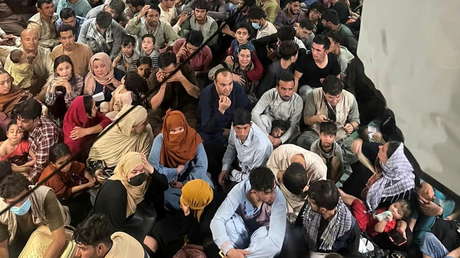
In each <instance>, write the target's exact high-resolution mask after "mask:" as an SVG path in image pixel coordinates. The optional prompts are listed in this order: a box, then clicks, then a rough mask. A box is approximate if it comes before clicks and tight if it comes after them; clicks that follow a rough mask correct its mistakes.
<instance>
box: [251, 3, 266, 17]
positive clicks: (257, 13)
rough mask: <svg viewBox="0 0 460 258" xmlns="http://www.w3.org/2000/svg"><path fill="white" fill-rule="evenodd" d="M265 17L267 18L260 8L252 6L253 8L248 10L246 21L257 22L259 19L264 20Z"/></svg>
mask: <svg viewBox="0 0 460 258" xmlns="http://www.w3.org/2000/svg"><path fill="white" fill-rule="evenodd" d="M265 17H267V14H266V13H265V11H264V10H263V9H262V8H260V7H257V6H254V7H251V9H249V12H248V19H256V20H259V19H262V18H264V19H265Z"/></svg>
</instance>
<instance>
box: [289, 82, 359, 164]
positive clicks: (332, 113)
mask: <svg viewBox="0 0 460 258" xmlns="http://www.w3.org/2000/svg"><path fill="white" fill-rule="evenodd" d="M303 115H304V123H305V125H307V126H309V129H308V130H307V131H305V132H304V133H302V135H300V136H299V138H297V144H298V145H299V146H302V147H303V148H306V149H309V148H310V147H311V146H312V143H313V142H314V141H316V140H317V139H318V138H319V133H320V124H321V123H323V122H333V123H335V124H336V125H337V138H336V141H337V143H338V144H339V145H340V146H341V148H342V150H343V158H344V162H345V163H346V164H350V163H352V162H353V161H355V159H356V158H355V155H354V154H353V153H352V152H351V145H352V142H353V140H354V139H355V138H356V137H357V134H353V132H354V131H355V130H356V129H358V127H359V123H360V120H359V110H358V103H357V102H356V99H355V96H353V94H351V93H350V92H348V91H346V90H344V89H343V82H342V81H341V80H340V79H338V78H337V77H335V76H332V75H329V76H327V77H326V79H325V80H324V82H323V87H322V88H317V89H314V90H312V91H310V92H309V93H308V95H307V99H306V101H305V107H304V113H303Z"/></svg>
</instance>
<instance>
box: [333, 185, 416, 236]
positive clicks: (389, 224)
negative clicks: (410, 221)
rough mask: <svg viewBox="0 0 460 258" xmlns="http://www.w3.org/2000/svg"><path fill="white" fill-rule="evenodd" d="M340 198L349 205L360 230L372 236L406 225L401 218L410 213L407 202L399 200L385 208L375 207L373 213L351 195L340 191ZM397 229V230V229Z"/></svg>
mask: <svg viewBox="0 0 460 258" xmlns="http://www.w3.org/2000/svg"><path fill="white" fill-rule="evenodd" d="M340 194H341V196H342V200H343V201H344V203H345V204H347V205H348V206H350V210H351V213H352V214H353V216H354V217H355V218H356V221H357V223H358V226H359V228H360V229H361V231H363V232H366V233H367V234H368V235H369V236H371V237H374V236H376V235H378V234H379V233H382V232H390V231H392V230H393V229H396V227H397V224H398V227H403V228H404V229H405V228H406V227H407V223H406V222H405V221H404V220H402V219H403V218H407V217H408V216H409V215H410V212H411V210H410V206H409V203H408V202H406V201H405V200H399V201H397V202H395V203H393V204H391V205H390V207H388V209H387V210H385V209H383V208H382V209H377V210H376V211H375V212H374V214H372V213H370V212H369V209H368V208H367V207H366V205H365V204H364V202H363V201H362V200H360V199H358V198H356V197H354V196H352V195H349V194H346V193H344V192H343V191H340ZM398 231H399V230H398Z"/></svg>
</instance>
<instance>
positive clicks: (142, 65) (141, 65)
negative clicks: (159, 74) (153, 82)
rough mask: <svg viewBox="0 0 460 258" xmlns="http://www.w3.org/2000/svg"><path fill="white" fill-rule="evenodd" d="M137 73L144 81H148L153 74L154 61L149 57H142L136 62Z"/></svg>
mask: <svg viewBox="0 0 460 258" xmlns="http://www.w3.org/2000/svg"><path fill="white" fill-rule="evenodd" d="M136 65H137V68H136V72H137V74H139V76H141V77H142V78H144V79H146V80H147V79H148V78H149V76H150V74H151V72H152V69H153V67H152V59H151V58H150V57H148V56H141V57H140V58H139V59H138V60H137V62H136Z"/></svg>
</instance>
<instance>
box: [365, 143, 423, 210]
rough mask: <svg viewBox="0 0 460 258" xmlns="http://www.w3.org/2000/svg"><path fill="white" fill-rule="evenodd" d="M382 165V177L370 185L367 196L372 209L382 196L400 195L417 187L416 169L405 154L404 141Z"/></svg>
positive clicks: (376, 205)
mask: <svg viewBox="0 0 460 258" xmlns="http://www.w3.org/2000/svg"><path fill="white" fill-rule="evenodd" d="M381 166H382V177H381V178H380V179H378V180H377V181H376V182H375V183H374V184H372V185H371V186H370V188H369V191H368V192H367V196H366V202H367V206H368V207H369V209H370V210H371V211H374V210H375V209H376V208H377V207H378V205H379V204H380V200H381V199H382V198H385V197H391V196H395V195H399V194H402V193H404V192H406V191H409V190H411V189H413V188H414V187H415V181H414V179H415V175H414V173H413V171H414V169H413V168H412V165H411V164H410V162H409V160H408V159H407V158H406V155H405V154H404V145H403V144H402V143H401V145H399V147H398V148H397V149H396V151H395V152H394V153H393V155H391V157H390V158H389V159H388V160H387V162H385V164H382V165H381Z"/></svg>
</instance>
